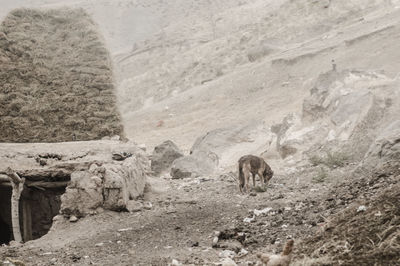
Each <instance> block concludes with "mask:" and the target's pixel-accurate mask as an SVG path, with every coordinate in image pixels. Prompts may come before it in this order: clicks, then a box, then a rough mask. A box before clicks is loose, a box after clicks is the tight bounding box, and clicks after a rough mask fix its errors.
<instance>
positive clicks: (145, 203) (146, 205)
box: [143, 201, 153, 210]
mask: <svg viewBox="0 0 400 266" xmlns="http://www.w3.org/2000/svg"><path fill="white" fill-rule="evenodd" d="M143 207H144V208H145V209H146V210H151V208H153V204H151V202H149V201H146V202H144V203H143Z"/></svg>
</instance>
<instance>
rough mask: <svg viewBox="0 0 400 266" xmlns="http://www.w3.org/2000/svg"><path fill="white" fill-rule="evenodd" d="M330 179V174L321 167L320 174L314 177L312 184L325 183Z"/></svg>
mask: <svg viewBox="0 0 400 266" xmlns="http://www.w3.org/2000/svg"><path fill="white" fill-rule="evenodd" d="M327 177H328V173H327V172H326V171H325V169H324V168H323V167H320V168H319V170H318V173H317V174H316V175H315V176H313V178H312V182H313V183H323V182H325V180H326V179H327Z"/></svg>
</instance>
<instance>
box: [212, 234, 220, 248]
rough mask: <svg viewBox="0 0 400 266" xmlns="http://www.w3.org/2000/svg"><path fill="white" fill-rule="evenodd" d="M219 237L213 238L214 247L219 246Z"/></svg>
mask: <svg viewBox="0 0 400 266" xmlns="http://www.w3.org/2000/svg"><path fill="white" fill-rule="evenodd" d="M218 240H219V239H218V236H216V237H214V238H213V241H212V244H213V246H215V245H217V244H218Z"/></svg>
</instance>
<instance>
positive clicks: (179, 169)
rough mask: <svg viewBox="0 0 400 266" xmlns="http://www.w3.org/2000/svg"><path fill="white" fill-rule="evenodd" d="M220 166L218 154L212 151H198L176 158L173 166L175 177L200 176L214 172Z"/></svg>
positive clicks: (172, 174)
mask: <svg viewBox="0 0 400 266" xmlns="http://www.w3.org/2000/svg"><path fill="white" fill-rule="evenodd" d="M217 166H218V156H217V155H216V154H215V153H213V152H210V151H208V152H207V151H196V152H194V153H192V154H190V155H188V156H184V157H181V158H178V159H176V160H175V161H174V162H173V164H172V167H171V176H172V178H174V179H179V178H187V177H198V176H202V175H208V174H211V173H213V172H214V171H215V170H216V169H217Z"/></svg>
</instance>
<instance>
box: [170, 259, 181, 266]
mask: <svg viewBox="0 0 400 266" xmlns="http://www.w3.org/2000/svg"><path fill="white" fill-rule="evenodd" d="M170 265H171V266H180V265H182V263H180V262H179V261H178V260H176V259H173V260H172V262H171V264H170Z"/></svg>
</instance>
